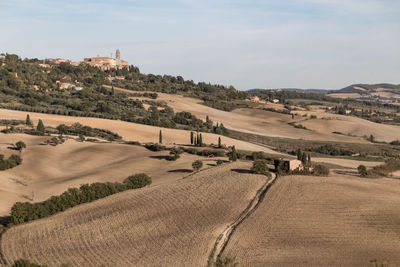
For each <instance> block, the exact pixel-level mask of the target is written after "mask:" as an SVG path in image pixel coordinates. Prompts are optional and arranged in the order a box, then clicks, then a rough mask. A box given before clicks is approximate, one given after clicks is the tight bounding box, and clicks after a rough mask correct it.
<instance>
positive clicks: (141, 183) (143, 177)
mask: <svg viewBox="0 0 400 267" xmlns="http://www.w3.org/2000/svg"><path fill="white" fill-rule="evenodd" d="M124 184H125V185H126V187H127V188H128V189H136V188H141V187H145V186H146V185H150V184H151V178H150V177H149V176H148V175H147V174H145V173H139V174H135V175H132V176H129V177H128V178H126V179H125V180H124Z"/></svg>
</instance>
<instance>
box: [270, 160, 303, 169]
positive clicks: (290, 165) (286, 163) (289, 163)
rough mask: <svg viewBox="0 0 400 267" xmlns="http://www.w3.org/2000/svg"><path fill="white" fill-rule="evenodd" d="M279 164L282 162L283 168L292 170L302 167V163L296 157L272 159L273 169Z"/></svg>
mask: <svg viewBox="0 0 400 267" xmlns="http://www.w3.org/2000/svg"><path fill="white" fill-rule="evenodd" d="M280 164H282V166H283V169H284V170H285V171H294V170H302V169H303V166H302V163H301V161H300V160H298V159H277V160H275V161H274V165H275V169H277V168H278V166H279V165H280Z"/></svg>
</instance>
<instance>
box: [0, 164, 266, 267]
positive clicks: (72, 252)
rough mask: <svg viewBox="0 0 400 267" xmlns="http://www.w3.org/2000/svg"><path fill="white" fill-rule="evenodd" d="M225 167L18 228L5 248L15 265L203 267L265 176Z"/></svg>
mask: <svg viewBox="0 0 400 267" xmlns="http://www.w3.org/2000/svg"><path fill="white" fill-rule="evenodd" d="M249 167H250V165H249V163H241V162H237V163H234V164H227V165H222V166H219V167H215V168H212V169H209V170H206V171H202V172H200V173H197V174H195V175H193V176H190V177H188V178H185V179H183V180H179V181H177V182H174V183H169V184H163V185H159V186H151V187H147V188H143V189H139V190H133V191H127V192H123V193H120V194H117V195H113V196H111V197H108V198H105V199H102V200H99V201H96V202H92V203H89V204H85V205H82V206H79V207H76V208H72V209H70V210H68V211H66V212H64V213H60V214H58V215H55V216H52V217H49V218H46V219H43V220H38V221H34V222H31V223H28V224H25V225H21V226H17V227H14V228H11V229H10V230H8V231H7V232H6V233H5V234H4V235H3V237H2V241H1V244H0V248H1V250H2V252H3V254H4V256H5V258H6V259H7V261H8V262H11V261H12V260H14V259H17V258H21V257H23V258H29V259H32V260H33V261H35V262H38V263H47V264H49V265H50V266H56V265H57V264H60V263H62V262H71V263H72V264H74V265H76V266H101V265H102V266H205V265H206V264H207V260H208V255H209V253H210V251H211V250H212V248H213V245H214V242H215V240H216V238H217V237H218V235H219V234H220V233H221V232H222V231H223V230H224V229H225V228H226V226H227V225H229V224H230V223H231V222H232V221H234V220H235V219H236V218H237V217H238V216H239V215H240V213H241V212H242V211H243V210H244V209H245V208H246V207H247V205H248V204H249V202H250V200H251V199H252V198H253V197H254V196H255V194H256V192H257V190H258V189H259V188H260V187H261V186H262V185H263V184H264V183H265V182H266V177H265V176H261V175H254V174H249V173H246V172H243V171H241V170H245V169H248V168H249Z"/></svg>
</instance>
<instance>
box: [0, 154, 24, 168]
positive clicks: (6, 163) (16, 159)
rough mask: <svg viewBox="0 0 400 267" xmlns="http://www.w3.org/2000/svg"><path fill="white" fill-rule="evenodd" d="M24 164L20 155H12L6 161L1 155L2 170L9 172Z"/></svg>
mask: <svg viewBox="0 0 400 267" xmlns="http://www.w3.org/2000/svg"><path fill="white" fill-rule="evenodd" d="M21 163H22V159H21V157H20V156H18V155H15V154H13V155H11V156H10V157H9V158H8V159H4V156H3V155H1V154H0V170H7V169H11V168H14V167H15V166H18V165H20V164H21Z"/></svg>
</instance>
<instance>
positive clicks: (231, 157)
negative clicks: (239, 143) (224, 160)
mask: <svg viewBox="0 0 400 267" xmlns="http://www.w3.org/2000/svg"><path fill="white" fill-rule="evenodd" d="M228 156H229V160H230V161H237V159H238V155H237V152H236V148H235V146H232V151H231V152H230V153H229V155H228Z"/></svg>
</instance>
